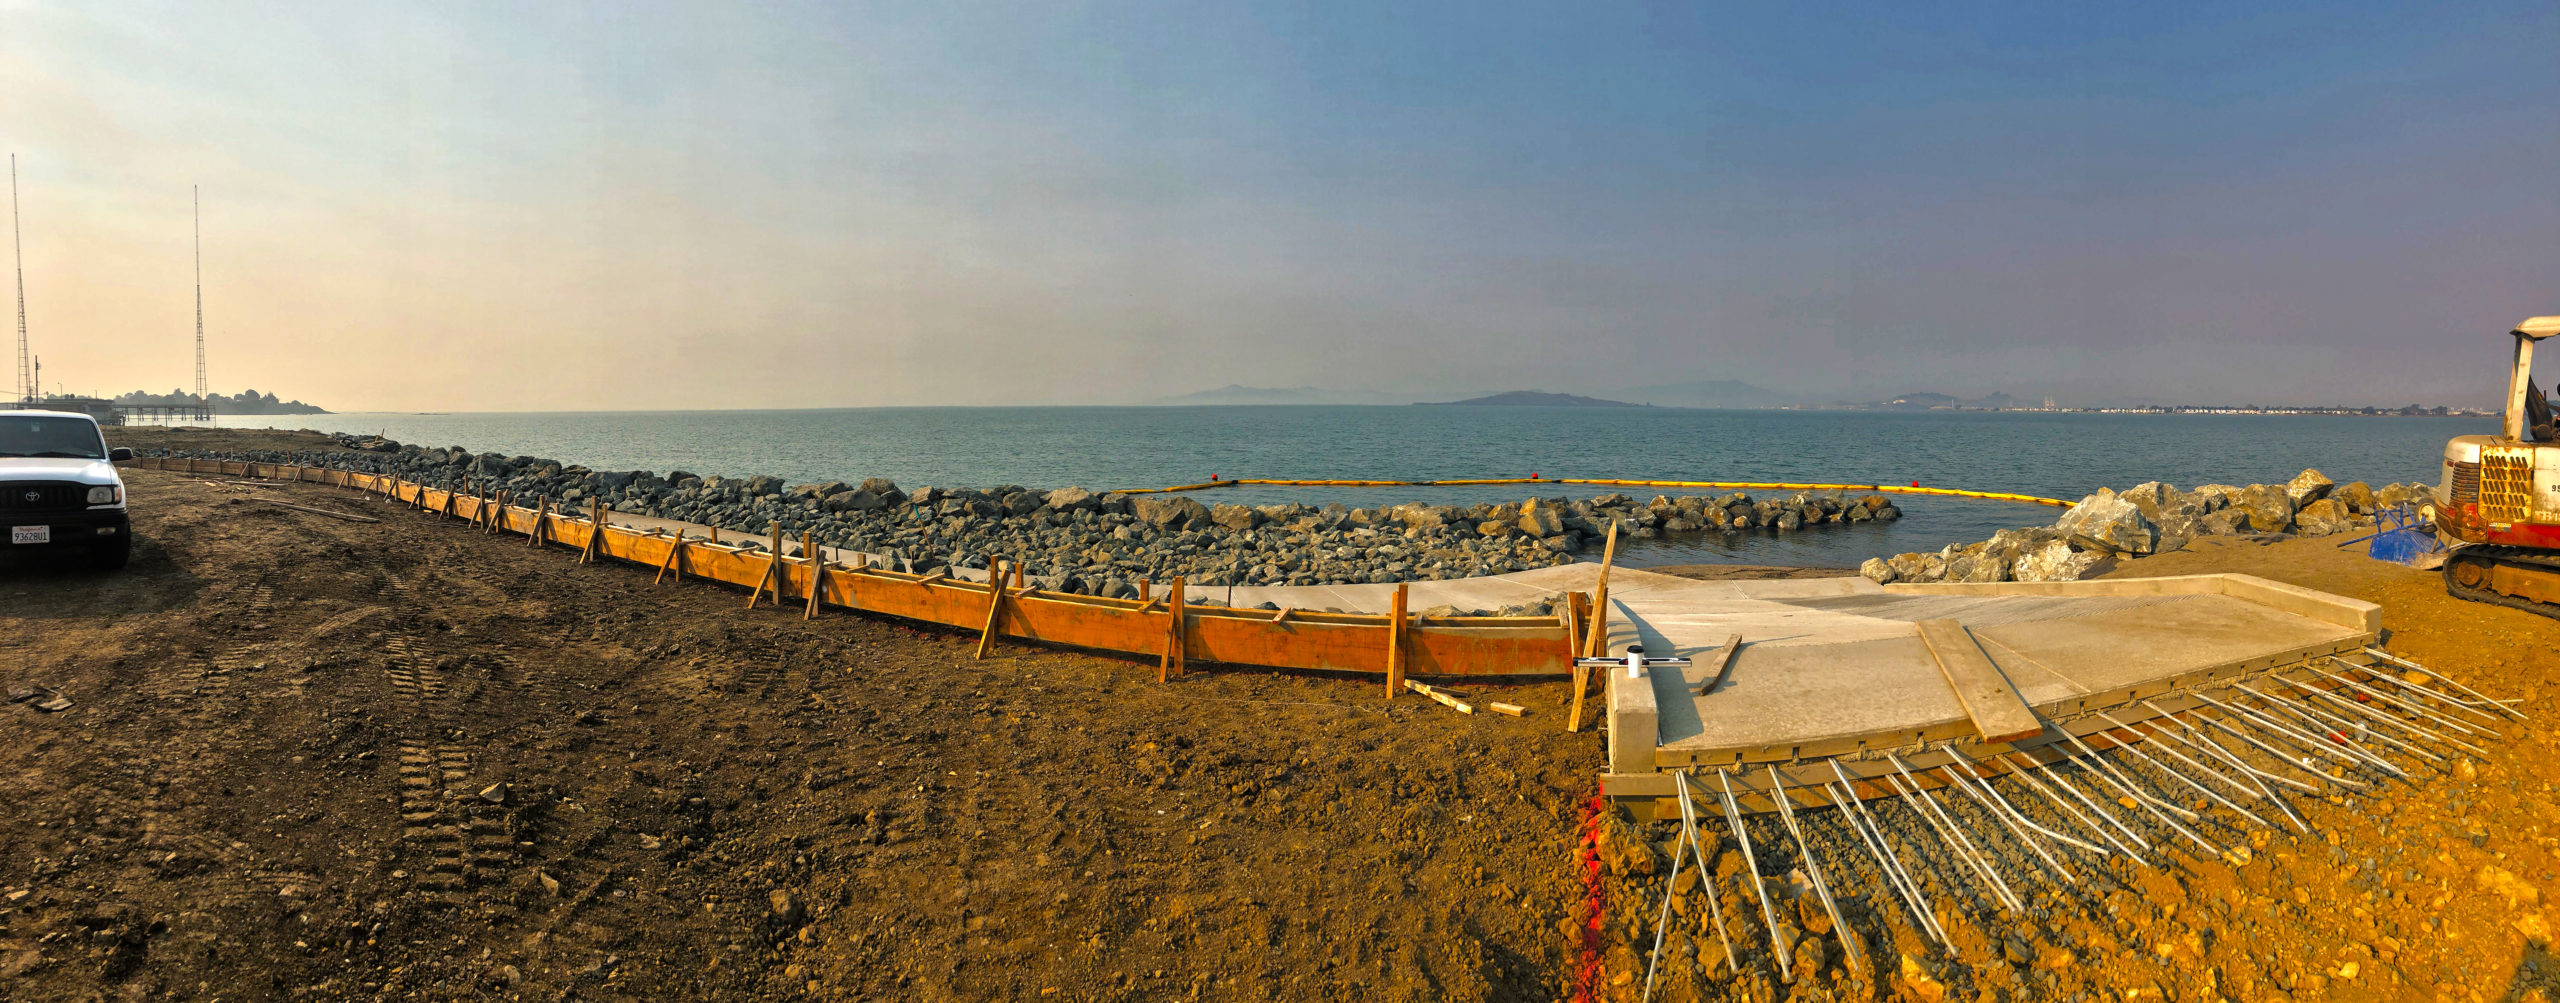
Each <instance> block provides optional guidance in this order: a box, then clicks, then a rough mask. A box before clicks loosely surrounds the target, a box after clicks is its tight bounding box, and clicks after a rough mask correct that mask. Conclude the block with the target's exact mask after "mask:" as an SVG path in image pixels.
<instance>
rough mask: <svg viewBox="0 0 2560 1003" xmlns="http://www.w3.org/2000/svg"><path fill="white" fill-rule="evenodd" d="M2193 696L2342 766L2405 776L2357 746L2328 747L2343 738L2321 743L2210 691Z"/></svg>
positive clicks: (2387, 761) (2306, 734)
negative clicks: (2227, 701)
mask: <svg viewBox="0 0 2560 1003" xmlns="http://www.w3.org/2000/svg"><path fill="white" fill-rule="evenodd" d="M2195 696H2196V699H2198V700H2202V701H2204V702H2206V703H2209V704H2212V705H2214V706H2215V707H2218V708H2221V709H2222V712H2223V713H2225V714H2229V715H2231V716H2233V717H2237V718H2239V719H2241V720H2243V721H2246V722H2249V723H2251V724H2254V725H2257V726H2258V728H2259V729H2260V730H2262V731H2267V732H2272V733H2274V734H2277V735H2281V736H2284V737H2285V739H2286V740H2288V741H2290V742H2292V743H2293V744H2294V745H2296V746H2300V747H2302V748H2304V749H2306V750H2309V751H2313V752H2318V753H2319V754H2320V755H2321V756H2322V757H2324V758H2327V759H2333V760H2336V761H2338V762H2339V763H2341V764H2343V765H2346V766H2352V767H2355V768H2357V769H2361V770H2370V769H2377V768H2378V769H2380V770H2381V772H2382V773H2383V774H2384V775H2386V776H2393V777H2400V778H2404V779H2405V778H2407V777H2408V774H2407V773H2404V772H2401V770H2400V768H2399V767H2397V766H2394V765H2392V764H2391V762H2390V761H2389V760H2386V759H2383V758H2381V757H2379V756H2371V755H2369V754H2367V753H2365V752H2363V751H2362V750H2360V749H2354V748H2347V749H2344V750H2341V749H2338V748H2332V747H2331V746H2333V745H2341V746H2343V745H2346V744H2347V743H2346V742H2344V741H2337V742H2323V741H2321V740H2320V739H2319V738H2318V737H2317V736H2314V735H2311V734H2308V733H2306V732H2304V731H2302V730H2301V729H2299V728H2295V727H2293V726H2292V725H2289V724H2286V723H2284V722H2283V721H2279V720H2277V719H2275V718H2273V717H2270V716H2268V715H2265V714H2261V713H2258V712H2257V711H2253V710H2250V709H2249V708H2246V707H2239V706H2234V705H2232V704H2227V703H2224V702H2222V701H2220V700H2216V699H2214V698H2213V697H2212V696H2211V695H2210V694H2205V693H2198V694H2196V695H2195ZM2329 779H2331V780H2335V781H2338V782H2339V783H2346V784H2349V785H2350V786H2361V785H2358V784H2352V783H2350V782H2349V781H2347V780H2346V779H2345V778H2342V777H2331V778H2329Z"/></svg>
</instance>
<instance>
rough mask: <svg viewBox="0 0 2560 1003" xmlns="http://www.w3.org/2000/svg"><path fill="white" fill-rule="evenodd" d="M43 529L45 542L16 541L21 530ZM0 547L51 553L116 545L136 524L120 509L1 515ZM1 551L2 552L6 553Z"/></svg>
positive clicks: (10, 549)
mask: <svg viewBox="0 0 2560 1003" xmlns="http://www.w3.org/2000/svg"><path fill="white" fill-rule="evenodd" d="M32 526H43V527H45V529H46V532H45V533H44V534H43V535H44V536H45V537H47V540H46V542H44V543H38V544H25V543H16V542H13V541H15V540H16V539H17V537H18V536H19V533H18V530H19V529H21V528H25V527H32ZM0 530H6V531H7V532H8V534H9V535H7V536H0V548H6V551H33V550H50V549H55V548H60V547H89V546H95V545H97V544H102V543H115V542H117V541H119V540H121V539H123V538H124V537H127V536H130V535H132V533H133V522H132V519H131V517H129V516H127V515H126V514H125V512H124V511H123V510H121V509H96V510H91V511H82V512H0ZM6 551H0V552H6Z"/></svg>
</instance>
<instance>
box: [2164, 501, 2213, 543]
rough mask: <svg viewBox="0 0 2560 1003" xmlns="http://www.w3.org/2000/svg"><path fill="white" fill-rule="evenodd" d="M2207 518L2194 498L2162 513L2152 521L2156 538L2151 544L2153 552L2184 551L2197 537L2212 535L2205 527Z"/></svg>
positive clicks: (2202, 508) (2202, 507)
mask: <svg viewBox="0 0 2560 1003" xmlns="http://www.w3.org/2000/svg"><path fill="white" fill-rule="evenodd" d="M2205 518H2206V515H2205V511H2204V506H2202V505H2199V504H2197V503H2196V501H2195V500H2194V499H2192V498H2189V499H2184V500H2182V501H2180V502H2179V503H2178V504H2177V505H2176V506H2175V507H2172V508H2170V509H2169V510H2168V511H2165V512H2162V513H2160V516H2159V517H2158V518H2156V519H2153V520H2152V521H2151V529H2152V532H2153V534H2154V536H2155V539H2153V540H2152V543H2151V552H2152V553H2155V554H2167V553H2172V552H2175V551H2179V550H2184V549H2186V546H2187V544H2189V543H2192V542H2194V541H2195V538H2196V537H2199V536H2208V535H2211V530H2209V529H2207V528H2206V526H2205Z"/></svg>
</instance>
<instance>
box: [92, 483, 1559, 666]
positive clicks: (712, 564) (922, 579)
mask: <svg viewBox="0 0 2560 1003" xmlns="http://www.w3.org/2000/svg"><path fill="white" fill-rule="evenodd" d="M136 463H137V465H139V466H148V467H150V468H153V469H162V470H170V469H181V465H183V469H185V470H187V471H189V472H195V471H197V470H199V469H201V468H200V467H199V465H198V464H197V462H196V461H193V460H171V459H152V460H142V461H136ZM218 465H219V466H222V467H223V468H224V469H225V470H226V472H228V471H230V470H232V468H234V467H236V468H237V472H238V473H239V474H240V475H242V476H255V477H269V478H276V477H292V478H297V479H298V478H302V477H305V476H315V477H316V478H317V479H318V480H319V481H320V482H321V483H324V484H336V485H341V486H347V487H354V488H358V489H360V490H364V491H368V492H372V493H377V494H381V495H383V496H385V497H386V498H389V499H391V500H395V501H402V502H408V503H411V504H416V505H419V506H420V507H423V508H427V509H432V510H435V511H443V510H444V509H445V507H446V506H447V505H448V504H451V505H453V506H455V509H456V511H458V512H463V513H465V514H466V517H467V518H470V519H472V520H473V521H475V522H485V521H494V522H495V523H496V524H497V527H498V528H499V529H501V530H504V531H505V532H508V533H511V534H517V535H529V534H531V533H532V532H533V530H534V528H535V521H536V520H537V519H539V520H541V523H542V525H541V529H542V539H543V540H544V541H545V542H550V543H556V544H560V545H563V546H573V547H582V546H584V544H585V541H586V540H587V539H588V538H589V536H590V535H593V536H594V537H595V538H596V540H597V544H596V554H597V556H599V557H611V558H615V559H617V560H623V561H629V562H632V563H636V564H642V565H646V566H649V567H656V566H658V565H661V564H663V563H665V561H666V559H667V555H668V552H669V551H670V550H672V549H674V548H675V546H676V538H675V537H673V536H669V535H666V534H651V533H643V532H640V531H638V530H634V529H631V528H629V527H624V526H613V525H610V524H609V523H608V525H607V526H606V527H605V530H604V532H602V533H600V534H594V533H592V528H593V527H592V523H591V522H590V521H589V520H587V519H585V518H580V517H576V516H572V515H567V514H563V513H560V512H552V511H547V510H544V509H540V508H526V507H521V506H516V505H499V504H497V503H496V502H494V501H492V500H489V499H484V498H481V497H480V496H478V495H473V494H466V493H463V492H456V491H449V490H446V489H443V488H429V487H425V486H423V485H417V484H412V483H409V482H407V481H400V480H395V479H393V478H391V477H388V476H386V475H380V474H359V473H354V472H352V471H343V470H317V471H313V472H312V473H311V474H308V475H306V474H305V473H304V472H305V471H310V470H311V468H301V467H287V466H286V465H281V464H246V463H240V464H232V463H222V464H218ZM684 547H685V557H684V564H685V573H686V574H687V575H690V576H692V577H696V578H708V579H712V580H714V581H719V582H723V583H726V584H730V585H736V586H739V587H741V588H745V587H749V586H752V585H754V584H755V583H756V582H758V581H761V580H763V579H764V577H765V575H766V573H767V571H768V569H769V567H770V563H769V562H770V561H771V560H772V559H773V558H772V556H771V555H769V554H767V553H765V552H763V551H750V550H745V549H743V548H738V547H731V546H727V545H722V544H713V543H710V542H707V541H704V540H699V539H693V540H687V541H686V542H685V544H684ZM784 572H785V581H787V582H788V583H789V584H790V586H791V588H793V589H794V590H795V591H794V594H795V595H807V594H808V593H807V592H806V591H805V590H806V589H808V588H809V587H810V584H811V581H812V578H813V576H815V575H818V574H824V575H826V576H827V579H826V583H827V584H826V590H825V594H824V595H823V597H822V600H821V602H822V604H823V605H826V606H832V607H837V608H842V609H851V610H854V611H856V612H862V613H872V614H878V615H882V616H893V617H899V618H902V619H906V620H912V621H918V622H923V623H931V624H936V625H940V626H946V627H954V628H962V629H977V627H976V625H979V624H983V623H984V621H985V618H986V611H987V599H988V591H989V589H988V586H986V585H985V584H982V583H978V582H969V581H960V580H954V579H949V578H932V577H927V576H920V575H913V574H903V573H899V572H894V571H886V570H880V569H864V570H855V569H850V568H843V567H824V568H820V567H816V566H814V565H812V564H811V563H810V562H809V561H808V560H806V559H805V558H795V559H786V561H785V564H784ZM1006 601H1007V603H1008V606H1007V609H1006V613H1005V616H1004V617H1003V618H1002V623H1001V625H1000V629H999V631H998V632H997V636H999V637H1004V638H1009V639H1013V640H1019V641H1026V642H1030V643H1035V644H1044V645H1054V646H1059V647H1069V648H1080V649H1086V650H1092V651H1103V652H1113V653H1121V654H1127V655H1135V656H1146V655H1154V654H1158V653H1159V652H1160V651H1161V649H1162V647H1163V644H1164V625H1165V620H1164V617H1165V616H1166V613H1165V611H1164V610H1162V609H1160V608H1156V607H1155V606H1154V605H1153V604H1150V603H1147V602H1142V601H1138V600H1130V599H1105V598H1101V597H1097V596H1074V595H1066V594H1061V593H1048V592H1040V591H1037V590H1032V591H1027V592H1023V593H1019V594H1015V595H1009V596H1007V598H1006ZM1387 626H1388V624H1387V621H1386V618H1385V617H1383V616H1379V615H1376V614H1363V613H1321V612H1293V613H1291V614H1290V618H1289V620H1288V621H1287V622H1286V623H1275V622H1273V620H1272V619H1271V617H1270V616H1269V615H1268V614H1266V613H1265V612H1264V611H1262V610H1242V609H1233V608H1229V607H1216V606H1212V607H1201V606H1189V607H1185V609H1184V621H1183V633H1182V638H1183V644H1184V651H1185V655H1186V658H1187V660H1190V661H1199V662H1212V663H1218V664H1225V665H1236V666H1250V667H1263V668H1278V669H1314V670H1331V671H1345V672H1360V673H1383V672H1385V671H1386V661H1387V635H1388V630H1387ZM1406 637H1407V639H1408V640H1409V641H1410V642H1411V645H1412V649H1411V653H1410V658H1411V660H1412V661H1411V663H1410V672H1411V674H1413V675H1418V676H1469V675H1474V676H1514V675H1553V674H1559V673H1563V672H1565V671H1568V670H1569V667H1570V665H1571V664H1572V659H1571V652H1570V651H1569V650H1568V649H1569V647H1570V640H1569V638H1568V637H1567V635H1566V632H1565V630H1564V628H1563V627H1562V626H1560V625H1559V624H1558V623H1557V621H1555V620H1553V619H1551V618H1547V617H1423V618H1416V620H1415V621H1414V625H1413V626H1412V627H1411V628H1410V629H1409V630H1408V632H1407V634H1406Z"/></svg>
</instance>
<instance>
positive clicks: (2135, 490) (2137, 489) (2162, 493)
mask: <svg viewBox="0 0 2560 1003" xmlns="http://www.w3.org/2000/svg"><path fill="white" fill-rule="evenodd" d="M2116 497H2118V498H2122V499H2124V500H2126V501H2128V502H2132V503H2133V507H2134V510H2135V511H2138V512H2141V513H2142V517H2143V518H2145V519H2149V520H2151V521H2152V522H2159V521H2160V517H2161V516H2162V515H2164V514H2166V513H2167V512H2168V511H2169V509H2171V508H2173V507H2175V506H2176V505H2177V504H2178V503H2179V502H2180V501H2182V500H2184V499H2185V496H2184V495H2181V494H2179V493H2178V489H2177V486H2176V485H2171V484H2163V483H2161V482H2159V481H2144V482H2142V483H2140V484H2136V485H2134V486H2132V487H2130V488H2127V489H2125V490H2124V491H2123V492H2122V493H2120V494H2118V495H2116Z"/></svg>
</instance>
